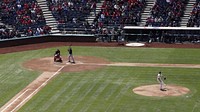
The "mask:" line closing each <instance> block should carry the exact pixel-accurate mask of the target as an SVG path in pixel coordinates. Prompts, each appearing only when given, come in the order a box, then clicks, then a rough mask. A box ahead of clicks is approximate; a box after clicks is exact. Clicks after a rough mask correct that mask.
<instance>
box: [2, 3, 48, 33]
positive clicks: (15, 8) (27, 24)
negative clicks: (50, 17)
mask: <svg viewBox="0 0 200 112" xmlns="http://www.w3.org/2000/svg"><path fill="white" fill-rule="evenodd" d="M0 18H1V21H2V22H3V23H4V24H5V25H9V26H10V27H11V28H13V29H12V31H13V33H14V31H16V33H18V32H22V33H25V32H26V31H27V30H28V29H30V28H31V29H32V30H34V29H42V30H43V31H44V30H45V33H49V30H47V29H49V28H46V22H45V19H44V16H43V13H42V10H41V8H40V7H39V5H38V3H37V1H35V0H1V1H0ZM24 31H25V32H24ZM41 34H42V33H41Z"/></svg>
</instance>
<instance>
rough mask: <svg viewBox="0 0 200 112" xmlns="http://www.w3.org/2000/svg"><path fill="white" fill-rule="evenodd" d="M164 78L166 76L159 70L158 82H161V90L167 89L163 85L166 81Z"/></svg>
mask: <svg viewBox="0 0 200 112" xmlns="http://www.w3.org/2000/svg"><path fill="white" fill-rule="evenodd" d="M163 78H164V77H163V75H162V73H161V72H159V73H158V75H157V81H158V83H159V84H160V90H161V91H163V90H165V89H164V88H163V85H164V84H165V83H164V81H163Z"/></svg>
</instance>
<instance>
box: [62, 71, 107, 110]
mask: <svg viewBox="0 0 200 112" xmlns="http://www.w3.org/2000/svg"><path fill="white" fill-rule="evenodd" d="M101 73H102V72H101ZM102 74H104V73H102ZM86 77H88V79H89V80H88V79H87V78H86ZM82 78H83V79H84V80H88V83H87V84H88V85H94V84H93V83H95V85H98V82H99V81H101V80H102V79H104V78H105V75H98V76H96V75H93V74H88V73H85V76H84V77H82ZM94 79H95V81H93V80H94ZM86 91H87V90H86ZM90 92H92V91H90ZM83 93H84V92H82V91H78V93H76V94H77V95H76V96H80V94H83ZM88 94H89V93H88ZM85 97H87V98H88V97H90V96H89V95H87V96H85ZM78 98H83V97H78ZM72 99H73V98H70V99H68V100H66V101H65V103H63V106H62V108H61V109H60V110H59V111H61V112H62V111H69V110H70V111H71V109H72V108H74V106H76V105H72V104H71V103H73V102H74V100H72ZM76 99H77V98H76ZM87 100H88V99H87ZM84 104H85V103H84ZM69 105H72V106H71V107H70V106H69ZM68 106H69V107H68Z"/></svg>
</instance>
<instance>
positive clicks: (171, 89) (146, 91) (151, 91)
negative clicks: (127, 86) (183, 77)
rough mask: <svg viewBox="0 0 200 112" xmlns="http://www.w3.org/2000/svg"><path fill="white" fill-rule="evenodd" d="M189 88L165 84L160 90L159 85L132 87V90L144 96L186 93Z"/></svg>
mask: <svg viewBox="0 0 200 112" xmlns="http://www.w3.org/2000/svg"><path fill="white" fill-rule="evenodd" d="M189 91H190V90H189V89H188V88H186V87H182V86H176V85H167V86H165V89H164V90H163V91H161V90H160V85H159V84H155V85H146V86H140V87H136V88H134V89H133V92H134V93H136V94H139V95H144V96H159V97H164V96H180V95H184V94H187V93H188V92H189Z"/></svg>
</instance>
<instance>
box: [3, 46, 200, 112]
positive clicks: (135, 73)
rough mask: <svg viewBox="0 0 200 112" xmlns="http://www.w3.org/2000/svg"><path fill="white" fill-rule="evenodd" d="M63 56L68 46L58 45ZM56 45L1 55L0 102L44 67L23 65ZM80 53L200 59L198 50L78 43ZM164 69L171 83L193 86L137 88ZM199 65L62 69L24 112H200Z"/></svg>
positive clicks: (117, 58)
mask: <svg viewBox="0 0 200 112" xmlns="http://www.w3.org/2000/svg"><path fill="white" fill-rule="evenodd" d="M57 48H59V49H60V50H61V54H62V55H66V54H67V48H66V47H57ZM57 48H50V49H41V50H34V51H26V52H18V53H9V54H2V55H0V61H1V63H0V70H1V72H0V83H1V85H0V91H1V92H0V106H3V105H4V104H5V103H6V102H7V101H8V100H9V99H10V98H12V97H13V96H14V95H15V94H16V93H18V92H19V91H20V90H21V89H23V88H24V87H25V86H26V85H28V84H29V83H30V82H31V81H33V80H34V79H35V78H36V77H37V76H38V75H40V74H41V72H38V71H29V70H26V69H25V68H23V67H22V66H21V64H22V63H23V62H24V61H26V60H29V59H32V58H40V57H49V56H52V54H53V53H54V51H55V50H56V49H57ZM73 50H74V55H75V56H96V57H101V58H105V59H108V60H110V61H113V62H136V63H174V64H175V63H181V64H183V63H185V64H200V50H199V49H173V48H168V49H165V48H105V47H76V46H74V47H73ZM158 71H163V74H164V75H166V76H167V82H166V83H167V84H176V85H180V86H185V87H187V88H189V89H190V90H191V92H190V93H189V94H187V95H183V96H178V97H164V98H159V97H145V96H140V95H136V94H134V93H133V92H132V89H133V88H134V87H137V86H141V85H148V84H155V83H157V81H156V80H155V77H156V74H157V72H158ZM199 76H200V69H185V68H161V67H105V68H102V69H97V70H93V71H86V72H77V73H61V74H60V75H58V76H57V77H56V78H54V79H53V80H52V81H50V83H49V84H48V85H47V86H46V87H44V88H43V89H42V90H41V91H40V92H39V93H38V94H36V96H34V97H33V98H32V99H31V100H30V101H29V102H28V103H27V104H25V105H24V106H23V107H22V108H21V109H20V110H19V112H80V111H81V112H199V111H200V82H199V80H200V77H199Z"/></svg>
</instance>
